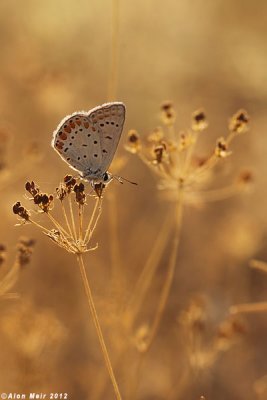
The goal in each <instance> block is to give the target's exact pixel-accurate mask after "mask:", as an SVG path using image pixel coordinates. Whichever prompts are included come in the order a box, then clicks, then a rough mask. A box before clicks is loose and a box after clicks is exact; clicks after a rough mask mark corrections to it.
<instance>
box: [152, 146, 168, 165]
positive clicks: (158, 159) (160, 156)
mask: <svg viewBox="0 0 267 400" xmlns="http://www.w3.org/2000/svg"><path fill="white" fill-rule="evenodd" d="M166 149H167V146H166V143H165V142H162V143H161V144H159V145H157V146H155V147H154V149H153V154H154V156H155V159H154V160H153V164H161V163H162V161H164V159H166V156H167V154H166Z"/></svg>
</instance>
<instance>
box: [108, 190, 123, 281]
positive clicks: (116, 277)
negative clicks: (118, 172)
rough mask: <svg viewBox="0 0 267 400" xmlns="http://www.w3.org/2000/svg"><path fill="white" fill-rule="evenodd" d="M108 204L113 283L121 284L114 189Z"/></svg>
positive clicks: (110, 193)
mask: <svg viewBox="0 0 267 400" xmlns="http://www.w3.org/2000/svg"><path fill="white" fill-rule="evenodd" d="M113 189H114V188H113ZM108 205H109V213H108V216H109V228H110V256H111V268H112V271H111V273H112V284H113V285H116V286H119V285H121V284H122V279H123V274H122V271H121V258H120V246H119V238H118V209H117V201H116V193H115V192H114V191H110V192H109V197H108Z"/></svg>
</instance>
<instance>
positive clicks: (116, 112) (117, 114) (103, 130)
mask: <svg viewBox="0 0 267 400" xmlns="http://www.w3.org/2000/svg"><path fill="white" fill-rule="evenodd" d="M88 118H89V122H90V123H93V126H94V127H95V128H96V131H97V132H98V135H99V141H100V152H101V154H99V161H100V163H99V168H100V169H101V174H103V173H105V172H106V171H107V169H108V168H109V166H110V164H111V162H112V160H113V157H114V154H115V152H116V149H117V147H118V144H119V140H120V137H121V134H122V130H123V125H124V120H125V105H124V104H123V103H120V102H113V103H106V104H103V105H102V106H100V107H96V108H94V109H93V110H92V111H90V113H89V116H88Z"/></svg>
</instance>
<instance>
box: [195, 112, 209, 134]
mask: <svg viewBox="0 0 267 400" xmlns="http://www.w3.org/2000/svg"><path fill="white" fill-rule="evenodd" d="M207 126H208V122H207V119H206V114H205V112H204V110H197V111H195V112H194V113H193V115H192V129H193V131H195V132H201V131H203V130H204V129H205V128H207Z"/></svg>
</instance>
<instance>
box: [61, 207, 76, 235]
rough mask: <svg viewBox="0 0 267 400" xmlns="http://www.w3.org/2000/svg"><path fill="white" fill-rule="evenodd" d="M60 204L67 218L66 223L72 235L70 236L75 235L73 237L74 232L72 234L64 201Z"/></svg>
mask: <svg viewBox="0 0 267 400" xmlns="http://www.w3.org/2000/svg"><path fill="white" fill-rule="evenodd" d="M60 203H61V207H62V212H63V215H64V218H65V222H66V225H67V228H68V231H69V234H70V236H73V235H72V232H71V227H70V223H69V219H68V216H67V213H66V208H65V205H64V203H63V201H61V202H60Z"/></svg>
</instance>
